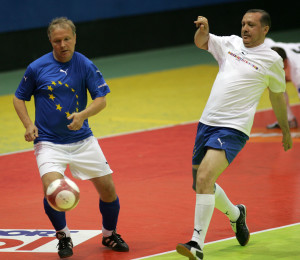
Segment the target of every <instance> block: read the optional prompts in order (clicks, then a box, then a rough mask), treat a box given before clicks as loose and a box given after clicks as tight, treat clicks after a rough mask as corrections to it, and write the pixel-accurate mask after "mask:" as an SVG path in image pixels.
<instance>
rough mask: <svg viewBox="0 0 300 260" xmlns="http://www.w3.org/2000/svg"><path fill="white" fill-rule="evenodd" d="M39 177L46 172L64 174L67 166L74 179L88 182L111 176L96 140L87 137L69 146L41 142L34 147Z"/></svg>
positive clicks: (92, 137)
mask: <svg viewBox="0 0 300 260" xmlns="http://www.w3.org/2000/svg"><path fill="white" fill-rule="evenodd" d="M34 151H35V156H36V161H37V164H38V168H39V171H40V176H41V177H42V176H43V175H44V174H46V173H48V172H59V173H61V174H62V175H64V172H65V170H66V168H67V166H68V165H69V168H70V171H71V173H72V175H73V177H74V178H77V179H80V180H88V179H92V178H96V177H101V176H104V175H107V174H111V173H112V172H113V171H112V170H111V169H110V167H109V164H108V163H107V161H106V159H105V156H104V154H103V152H102V150H101V147H100V146H99V143H98V140H97V139H96V138H95V137H94V136H91V137H88V138H86V139H84V140H82V141H79V142H76V143H71V144H54V143H51V142H46V141H41V142H38V143H37V144H35V145H34Z"/></svg>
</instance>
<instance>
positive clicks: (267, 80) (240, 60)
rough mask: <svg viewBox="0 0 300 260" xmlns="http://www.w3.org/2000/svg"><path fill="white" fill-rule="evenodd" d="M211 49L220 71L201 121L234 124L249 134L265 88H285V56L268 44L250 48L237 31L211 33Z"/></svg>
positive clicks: (209, 43)
mask: <svg viewBox="0 0 300 260" xmlns="http://www.w3.org/2000/svg"><path fill="white" fill-rule="evenodd" d="M208 51H209V52H210V53H211V54H212V55H213V56H214V58H215V59H216V60H217V62H218V64H219V72H218V75H217V77H216V79H215V82H214V84H213V87H212V90H211V93H210V96H209V98H208V101H207V103H206V106H205V108H204V111H203V113H202V116H201V118H200V122H202V123H204V124H206V125H211V126H221V127H230V128H234V129H237V130H240V131H242V132H243V133H245V134H246V135H248V136H249V135H250V131H251V127H252V124H253V119H254V114H255V111H256V107H257V105H258V103H259V99H260V97H261V95H262V93H263V92H264V90H265V89H266V88H267V87H269V88H270V90H271V91H272V92H275V93H279V92H284V91H285V87H286V85H285V76H284V70H283V62H282V59H281V57H280V56H279V55H278V54H277V53H276V52H275V51H273V50H271V49H270V48H269V47H267V46H266V45H265V44H261V45H259V46H257V47H253V48H246V47H245V46H244V44H243V41H242V38H241V37H238V36H235V35H232V36H224V37H219V36H216V35H213V34H210V35H209V41H208Z"/></svg>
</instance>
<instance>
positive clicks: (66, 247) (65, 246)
mask: <svg viewBox="0 0 300 260" xmlns="http://www.w3.org/2000/svg"><path fill="white" fill-rule="evenodd" d="M56 238H57V239H58V244H57V247H58V255H59V257H60V258H67V257H70V256H72V255H73V242H72V239H71V238H70V237H66V234H65V233H64V232H56Z"/></svg>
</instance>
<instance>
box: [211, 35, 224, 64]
mask: <svg viewBox="0 0 300 260" xmlns="http://www.w3.org/2000/svg"><path fill="white" fill-rule="evenodd" d="M222 41H223V37H220V36H216V35H214V34H211V33H210V34H209V39H208V52H210V53H211V54H212V55H213V56H214V58H215V59H216V60H217V61H218V63H219V62H220V61H221V60H222V57H223V56H224V55H223V48H222V45H223V44H222Z"/></svg>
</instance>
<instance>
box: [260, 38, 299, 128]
mask: <svg viewBox="0 0 300 260" xmlns="http://www.w3.org/2000/svg"><path fill="white" fill-rule="evenodd" d="M265 44H266V45H267V46H269V47H271V48H272V50H274V51H276V52H277V53H278V54H279V55H280V57H281V58H282V59H283V64H284V71H285V80H286V82H292V83H293V85H294V86H295V87H296V89H297V93H298V96H299V98H300V43H285V42H274V41H273V40H272V39H270V38H266V40H265ZM284 95H285V101H286V108H287V115H288V121H289V126H290V129H291V128H297V127H298V122H297V119H296V117H295V115H294V113H293V111H292V110H291V107H290V104H289V96H288V94H287V92H285V93H284ZM267 128H268V129H273V128H280V126H279V124H278V122H275V123H273V124H270V125H268V126H267Z"/></svg>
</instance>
